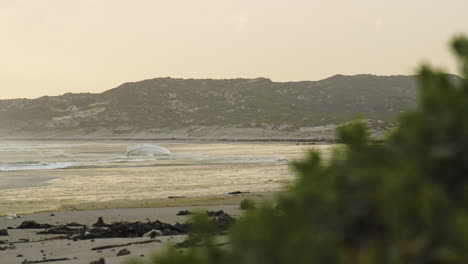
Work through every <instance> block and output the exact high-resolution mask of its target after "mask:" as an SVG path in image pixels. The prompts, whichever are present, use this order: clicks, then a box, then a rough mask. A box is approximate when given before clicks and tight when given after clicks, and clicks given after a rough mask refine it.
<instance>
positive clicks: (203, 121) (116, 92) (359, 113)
mask: <svg viewBox="0 0 468 264" xmlns="http://www.w3.org/2000/svg"><path fill="white" fill-rule="evenodd" d="M415 104H416V79H415V76H404V75H394V76H377V75H369V74H360V75H353V76H346V75H334V76H331V77H329V78H326V79H323V80H319V81H299V82H274V81H271V80H270V79H268V78H255V79H248V78H237V79H182V78H171V77H163V78H154V79H146V80H142V81H138V82H127V83H123V84H121V85H119V86H117V87H115V88H113V89H109V90H107V91H104V92H102V93H66V94H63V95H59V96H42V97H39V98H36V99H5V100H0V123H1V124H3V125H2V127H1V128H0V138H15V137H16V138H44V137H46V138H119V137H120V138H135V137H142V138H176V139H202V138H206V139H210V138H212V139H221V138H222V139H239V138H240V139H248V138H258V139H268V138H270V139H272V138H279V139H317V138H333V130H334V128H335V127H336V126H338V125H340V124H343V123H346V122H349V121H351V120H354V119H356V118H360V119H364V120H366V122H368V123H369V124H370V125H371V127H372V128H376V130H379V131H380V130H382V131H383V130H386V129H388V128H389V127H391V126H392V124H393V122H394V120H395V116H396V114H397V113H399V112H401V111H404V110H405V109H410V108H412V107H414V106H415ZM320 127H322V128H324V129H322V130H320V129H318V128H320ZM312 128H317V129H315V130H320V131H326V132H324V133H317V132H316V131H315V130H314V129H312Z"/></svg>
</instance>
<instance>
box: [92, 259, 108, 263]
mask: <svg viewBox="0 0 468 264" xmlns="http://www.w3.org/2000/svg"><path fill="white" fill-rule="evenodd" d="M89 264H106V260H105V259H104V258H100V259H99V260H95V261H91V262H90V263H89Z"/></svg>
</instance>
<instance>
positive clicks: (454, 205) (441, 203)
mask: <svg viewBox="0 0 468 264" xmlns="http://www.w3.org/2000/svg"><path fill="white" fill-rule="evenodd" d="M453 50H454V52H455V54H456V55H457V58H458V60H459V63H460V70H461V73H462V75H463V77H464V79H453V78H451V77H450V76H448V75H447V74H444V73H443V72H441V71H439V70H434V69H432V68H431V67H428V66H422V67H421V69H420V70H419V75H418V80H419V103H418V107H417V109H416V110H414V111H411V112H408V113H406V114H403V115H401V116H400V121H399V126H398V127H397V128H396V130H395V131H394V132H393V133H392V134H391V135H390V136H389V137H388V139H387V140H386V141H385V142H384V143H381V144H375V143H371V142H369V140H368V137H367V131H366V128H365V127H364V126H363V125H362V124H358V123H357V124H352V125H349V126H346V127H343V128H341V129H339V130H338V135H339V137H340V138H341V140H342V141H343V142H344V143H345V144H346V149H345V150H344V151H340V152H337V153H335V154H334V155H333V157H332V159H331V161H330V162H327V163H326V164H324V163H323V162H322V161H321V159H320V156H319V155H318V154H317V153H310V154H309V155H308V156H307V158H306V159H305V160H303V161H301V162H297V163H295V164H294V166H295V168H296V170H297V174H298V178H297V180H296V181H295V183H293V184H292V185H291V186H290V187H289V188H288V190H287V191H284V192H283V193H281V195H279V197H277V198H276V199H275V202H274V203H272V204H268V205H261V206H257V207H256V208H255V209H251V210H248V211H246V213H245V216H243V217H242V218H241V219H240V220H239V221H237V223H236V224H235V225H234V226H233V227H232V229H231V231H230V233H229V242H230V244H229V245H228V246H224V247H219V246H216V244H215V242H214V241H215V234H216V230H213V228H210V226H209V225H208V224H207V223H206V221H205V222H204V220H203V219H200V217H197V218H196V219H195V222H194V236H197V238H198V240H197V241H200V245H199V246H198V247H192V248H189V249H186V250H182V251H180V250H176V249H174V248H170V249H168V251H167V252H165V253H163V254H160V255H156V256H154V258H153V259H152V260H150V263H160V264H182V263H187V264H189V263H190V264H196V263H200V264H202V263H205V264H206V263H212V264H215V263H232V264H234V263H235V264H238V263H243V264H250V263H251V264H262V263H265V264H271V263H277V264H279V263H285V264H286V263H288V264H289V263H296V264H297V263H299V264H300V263H317V264H318V263H320V264H322V263H343V264H345V263H349V264H354V263H363V264H367V263H369V264H371V263H372V264H374V263H381V264H385V263H401V264H403V263H447V264H448V263H450V264H455V263H456V264H462V263H468V177H467V176H468V115H467V113H468V81H467V78H468V39H467V38H464V37H458V38H456V39H455V40H454V41H453ZM197 227H198V228H197Z"/></svg>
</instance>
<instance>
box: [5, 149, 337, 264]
mask: <svg viewBox="0 0 468 264" xmlns="http://www.w3.org/2000/svg"><path fill="white" fill-rule="evenodd" d="M0 143H2V144H0V160H1V161H2V167H1V170H0V190H1V191H0V216H1V217H0V230H2V229H4V230H6V232H7V233H8V235H6V236H0V241H1V242H0V249H1V250H0V263H1V264H4V263H5V264H10V263H11V264H15V263H47V262H51V261H52V262H53V263H67V264H68V263H75V264H78V263H80V264H88V263H91V262H92V261H96V260H98V259H99V258H101V257H102V258H105V261H106V262H105V263H107V264H109V263H115V264H117V263H119V264H120V263H123V261H124V260H125V259H128V258H130V257H134V258H147V257H148V256H149V255H150V254H151V253H153V252H158V251H160V250H162V249H163V248H164V247H166V246H167V245H169V244H176V243H179V242H181V241H183V240H184V239H185V235H184V234H172V235H162V234H159V233H158V236H156V237H154V238H153V239H151V238H149V237H141V236H139V237H119V238H96V239H83V240H82V239H78V240H76V239H75V240H76V241H75V240H74V239H73V237H72V236H70V235H64V234H37V233H38V232H41V231H45V230H49V229H47V228H34V229H18V227H20V226H21V224H22V223H24V222H25V221H35V223H38V224H49V225H53V226H63V225H67V224H70V223H72V222H76V223H78V224H80V225H86V226H87V228H92V224H93V223H96V222H97V220H98V218H99V217H102V218H103V220H104V221H105V223H118V222H136V221H140V222H143V223H146V222H148V221H157V220H158V221H161V222H164V223H168V224H171V225H175V224H176V223H185V222H186V221H187V216H178V215H177V213H178V212H179V211H183V210H189V211H204V210H207V211H219V210H223V212H225V213H227V214H229V215H230V216H232V217H234V218H236V217H239V216H240V215H241V214H242V211H241V210H240V209H239V204H240V202H241V201H242V199H245V198H249V199H253V200H256V201H257V202H262V201H265V200H270V199H271V198H272V196H273V195H274V193H275V192H276V191H278V190H281V189H282V188H283V187H284V186H285V185H286V184H287V182H289V181H291V180H292V179H294V172H293V170H292V168H291V167H290V162H291V161H294V160H297V159H300V158H302V157H303V156H304V153H305V152H307V151H309V150H316V151H319V152H322V153H324V154H325V155H327V154H329V153H330V150H331V149H332V147H333V146H331V145H325V144H324V145H307V144H299V143H297V142H280V143H278V142H273V143H272V142H267V143H266V142H157V143H158V144H159V145H161V146H163V147H165V148H167V149H169V150H171V155H169V156H165V157H126V156H124V153H125V149H126V147H127V146H128V145H131V144H138V143H141V142H140V141H46V142H37V141H18V142H12V141H8V142H0ZM236 191H241V192H245V193H242V194H240V195H232V194H229V193H230V192H236ZM13 213H15V214H18V215H20V217H21V218H18V219H8V218H7V217H6V216H7V215H9V214H13ZM153 240H154V241H153ZM156 240H157V241H156ZM116 245H117V247H111V248H108V249H99V248H100V247H103V246H116ZM118 245H123V246H118ZM96 248H97V249H96ZM93 249H94V250H93ZM122 249H127V250H129V252H130V253H129V254H128V255H125V256H117V254H118V253H119V251H120V250H122ZM26 260H27V261H29V262H25V261H26ZM37 261H39V262H37ZM40 261H44V262H40Z"/></svg>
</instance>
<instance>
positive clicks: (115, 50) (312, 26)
mask: <svg viewBox="0 0 468 264" xmlns="http://www.w3.org/2000/svg"><path fill="white" fill-rule="evenodd" d="M467 10H468V1H466V0H448V1H447V0H446V1H442V0H411V1H404V0H393V1H383V0H356V1H348V0H341V1H339V0H327V1H317V0H291V1H280V0H253V1H252V0H230V1H228V0H221V1H220V0H198V1H193V0H181V1H160V0H135V1H133V0H132V1H130V0H99V1H95V0H79V1H76V0H34V1H32V0H0V32H1V33H2V37H1V44H0V57H1V58H2V59H1V60H0V90H1V93H0V98H17V97H27V98H33V97H38V96H42V95H46V94H47V95H58V94H63V93H66V92H101V91H104V90H107V89H110V88H113V87H115V86H117V85H119V84H121V83H123V82H127V81H137V80H142V79H146V78H153V77H164V76H172V77H184V78H235V77H246V78H249V77H259V76H263V77H268V78H271V79H273V80H275V81H295V80H317V79H321V78H325V77H328V76H331V75H334V74H337V73H340V74H358V73H373V74H380V75H391V74H411V73H413V70H414V67H415V65H416V64H417V62H419V61H422V60H430V61H431V62H433V63H435V64H438V65H442V66H444V67H446V68H447V69H449V70H450V71H452V72H453V69H454V68H455V67H454V64H453V61H452V58H451V56H450V55H449V54H450V53H449V51H448V49H447V41H448V40H449V39H450V38H451V37H452V36H453V34H454V33H457V32H465V33H466V32H468V23H467V22H468V18H467V16H466V11H467Z"/></svg>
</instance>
